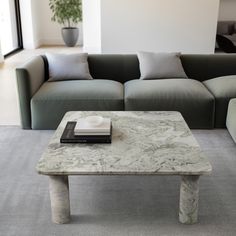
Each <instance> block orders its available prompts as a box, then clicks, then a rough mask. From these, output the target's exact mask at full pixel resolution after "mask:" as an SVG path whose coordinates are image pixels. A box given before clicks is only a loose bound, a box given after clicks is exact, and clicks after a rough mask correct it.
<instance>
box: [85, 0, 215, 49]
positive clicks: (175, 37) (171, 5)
mask: <svg viewBox="0 0 236 236" xmlns="http://www.w3.org/2000/svg"><path fill="white" fill-rule="evenodd" d="M100 1H101V8H100V9H99V8H98V9H97V11H101V49H102V52H103V53H134V52H136V51H138V50H148V51H181V52H184V53H213V52H214V46H215V35H216V24H217V18H218V10H219V0H148V1H147V0H119V1H111V0H100ZM86 16H87V17H88V16H89V14H86ZM90 37H94V35H92V34H91V35H90ZM87 39H88V35H86V41H85V45H87ZM87 46H88V45H87Z"/></svg>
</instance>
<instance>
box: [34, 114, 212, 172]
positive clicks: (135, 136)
mask: <svg viewBox="0 0 236 236" xmlns="http://www.w3.org/2000/svg"><path fill="white" fill-rule="evenodd" d="M90 115H101V116H103V117H110V118H111V119H112V126H113V134H112V143H111V144H61V143H60V137H61V135H62V132H63V130H64V127H65V125H66V123H67V121H76V120H77V119H78V118H81V117H86V116H90ZM36 169H37V171H38V172H39V173H40V174H45V175H90V174H91V175H112V174H114V175H119V174H127V175H132V174H140V175H161V174H168V175H202V174H209V173H210V172H211V169H212V168H211V165H210V163H209V161H208V159H207V158H206V156H205V155H204V153H203V152H202V151H201V148H200V147H199V145H198V143H197V141H196V140H195V138H194V137H193V135H192V133H191V131H190V129H189V128H188V126H187V124H186V123H185V121H184V119H183V117H182V116H181V114H180V113H179V112H169V111H168V112H128V111H121V112H87V111H85V112H68V113H66V115H65V116H64V118H63V120H62V122H61V123H60V125H59V127H58V129H57V130H56V132H55V134H54V135H53V137H52V139H51V141H50V143H49V145H48V148H47V149H46V150H45V152H44V153H43V155H42V158H41V159H40V160H39V162H38V164H37V167H36Z"/></svg>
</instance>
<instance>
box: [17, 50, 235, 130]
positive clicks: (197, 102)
mask: <svg viewBox="0 0 236 236" xmlns="http://www.w3.org/2000/svg"><path fill="white" fill-rule="evenodd" d="M181 62H182V65H183V67H184V70H185V72H186V74H187V76H188V78H189V79H180V78H169V79H157V80H140V79H139V77H140V70H139V61H138V58H137V56H136V55H118V54H116V55H103V54H97V55H89V57H88V63H89V70H90V73H91V75H92V77H93V78H94V79H93V80H67V81H54V82H49V81H48V79H49V73H48V63H47V59H46V57H45V56H37V57H35V58H33V59H31V60H30V61H29V62H27V63H26V64H24V65H23V66H21V67H19V68H17V69H16V74H17V85H18V94H19V101H20V114H21V123H22V128H24V129H55V128H56V127H57V126H58V124H59V122H60V120H61V119H62V117H63V115H64V114H65V113H66V112H67V111H76V110H79V111H83V110H90V111H91V110H94V111H101V110H103V111H118V110H129V111H131V110H132V111H134V110H135V111H137V110H142V111H150V110H151V111H160V110H173V111H180V112H181V113H182V115H183V117H184V118H185V120H186V122H187V123H188V125H189V126H190V128H205V129H211V128H225V123H226V114H227V108H228V102H229V100H230V99H231V98H236V76H234V75H236V55H232V54H231V55H217V54H216V55H181ZM218 77H220V78H218Z"/></svg>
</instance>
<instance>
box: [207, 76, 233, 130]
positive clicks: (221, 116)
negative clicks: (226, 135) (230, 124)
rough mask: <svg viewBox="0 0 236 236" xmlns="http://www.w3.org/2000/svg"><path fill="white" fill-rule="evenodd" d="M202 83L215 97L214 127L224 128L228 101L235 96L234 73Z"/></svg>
mask: <svg viewBox="0 0 236 236" xmlns="http://www.w3.org/2000/svg"><path fill="white" fill-rule="evenodd" d="M203 83H204V85H205V86H206V87H207V88H208V90H209V91H210V92H211V93H212V94H213V95H214V97H215V101H216V103H215V104H216V108H215V114H216V116H215V127H216V128H225V124H226V114H227V109H228V104H229V101H230V99H231V98H236V75H230V76H222V77H217V78H214V79H210V80H206V81H204V82H203Z"/></svg>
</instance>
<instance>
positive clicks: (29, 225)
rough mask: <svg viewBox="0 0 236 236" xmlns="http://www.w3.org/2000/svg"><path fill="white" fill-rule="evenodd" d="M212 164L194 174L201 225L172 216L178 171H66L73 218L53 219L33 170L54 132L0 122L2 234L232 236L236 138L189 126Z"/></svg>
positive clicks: (235, 227)
mask: <svg viewBox="0 0 236 236" xmlns="http://www.w3.org/2000/svg"><path fill="white" fill-rule="evenodd" d="M193 133H194V135H195V137H196V138H197V140H198V141H199V143H200V145H201V146H202V149H203V150H204V151H205V152H206V154H207V155H208V157H209V160H210V162H211V163H212V166H213V174H212V175H211V176H204V177H202V178H201V180H200V208H199V223H198V224H195V225H190V226H188V225H182V224H180V223H179V222H178V201H179V184H180V178H179V177H175V176H174V177H168V176H154V177H153V176H152V177H147V176H146V177H142V176H138V177H115V176H113V177H108V176H102V177H91V176H90V177H87V176H84V177H70V189H71V191H70V194H71V209H72V222H71V223H70V224H67V225H55V224H53V223H52V222H51V215H50V214H51V213H50V201H49V192H48V179H47V177H46V176H40V175H38V174H37V173H36V171H35V165H36V163H37V160H38V159H39V158H40V155H41V154H42V152H43V150H44V148H45V147H46V145H47V143H48V141H49V139H50V137H51V135H52V134H53V132H52V131H32V130H30V131H26V130H21V129H20V128H19V127H4V126H2V127H0V169H1V171H0V235H1V236H8V235H12V236H20V235H24V236H28V235H29V236H34V235H35V236H36V235H39V236H41V235H44V236H45V235H50V236H51V235H63V236H64V235H65V236H70V235H82V236H83V235H85V236H86V235H96V236H100V235H103V236H104V235H112V236H116V235H122V236H123V235H137V236H139V235H140V236H141V235H145V236H146V235H147V236H149V235H181V236H184V235H191V236H195V235H197V236H199V235H204V236H205V235H206V236H207V235H220V236H224V235H236V144H235V143H234V142H233V141H232V139H231V137H230V135H229V134H228V132H227V131H226V130H194V131H193Z"/></svg>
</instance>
